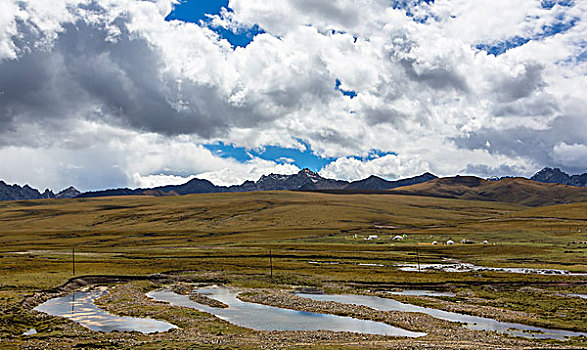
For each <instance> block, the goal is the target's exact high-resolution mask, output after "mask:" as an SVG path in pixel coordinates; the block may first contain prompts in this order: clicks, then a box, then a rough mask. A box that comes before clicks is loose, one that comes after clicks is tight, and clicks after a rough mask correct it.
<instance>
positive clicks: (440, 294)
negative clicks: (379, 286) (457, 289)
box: [387, 290, 455, 297]
mask: <svg viewBox="0 0 587 350" xmlns="http://www.w3.org/2000/svg"><path fill="white" fill-rule="evenodd" d="M387 293H389V294H393V295H411V296H424V297H454V296H455V293H451V292H437V291H434V290H402V291H401V292H387Z"/></svg>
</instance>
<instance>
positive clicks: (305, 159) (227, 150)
mask: <svg viewBox="0 0 587 350" xmlns="http://www.w3.org/2000/svg"><path fill="white" fill-rule="evenodd" d="M297 141H298V142H300V143H302V144H303V145H304V146H305V148H306V149H305V150H304V151H300V150H298V149H295V148H284V147H279V146H264V147H262V148H259V149H250V150H247V149H246V148H244V147H236V146H235V145H234V144H225V143H223V142H218V143H214V144H208V145H204V147H206V148H207V149H208V150H210V151H211V152H212V153H214V154H215V155H217V156H220V157H222V158H233V159H235V160H237V161H239V162H241V163H244V162H246V161H248V160H251V159H252V157H258V158H261V159H265V160H270V161H274V162H276V163H289V162H290V161H289V160H293V162H291V163H292V164H294V165H295V166H297V167H298V168H300V169H303V168H308V169H310V170H313V171H319V170H320V169H322V168H323V167H324V166H325V165H327V164H329V163H331V162H333V161H334V160H335V158H322V157H320V156H317V155H316V154H314V152H313V151H312V149H311V147H310V146H309V145H308V144H307V143H305V142H303V141H301V140H297Z"/></svg>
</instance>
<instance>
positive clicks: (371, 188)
mask: <svg viewBox="0 0 587 350" xmlns="http://www.w3.org/2000/svg"><path fill="white" fill-rule="evenodd" d="M450 179H453V180H450ZM455 179H456V180H455ZM522 180H525V181H527V182H528V183H536V182H542V183H558V184H561V185H569V186H577V187H587V173H585V174H582V175H572V176H571V175H568V174H566V173H564V172H562V171H561V170H560V169H558V168H556V169H552V168H544V169H542V170H540V171H539V172H537V173H536V174H535V175H534V176H532V178H531V179H530V180H532V181H530V180H528V179H523V178H510V177H508V178H501V179H492V181H487V180H483V179H480V178H477V177H470V176H457V177H455V178H443V179H439V178H438V177H437V176H435V175H433V174H431V173H424V174H422V175H419V176H416V177H412V178H408V179H401V180H397V181H388V180H385V179H382V178H380V177H378V176H374V175H372V176H370V177H368V178H366V179H363V180H358V181H351V182H349V181H342V180H334V179H328V178H324V177H322V176H320V175H319V174H317V173H315V172H313V171H311V170H309V169H303V170H301V171H300V172H298V173H297V174H292V175H281V174H269V175H263V176H261V178H259V180H257V181H245V182H244V183H242V184H241V185H234V186H216V185H214V184H213V183H212V182H210V181H208V180H202V179H192V180H190V181H188V182H186V183H185V184H182V185H170V186H160V187H154V188H139V189H129V188H119V189H108V190H103V191H92V192H85V193H81V192H80V191H78V190H77V189H75V188H74V187H69V188H67V189H65V190H63V191H61V192H59V193H57V194H54V193H53V192H52V191H51V190H49V189H46V190H45V191H44V192H43V193H41V192H39V191H38V190H36V189H34V188H31V187H30V186H28V185H24V186H23V187H21V186H19V185H8V184H6V183H5V182H3V181H0V200H25V199H44V198H57V199H60V198H91V197H107V196H131V195H135V196H178V195H186V194H192V193H226V192H253V191H279V190H290V191H296V190H299V191H325V192H335V193H336V192H341V193H375V192H381V191H383V192H384V193H386V192H387V191H390V190H395V189H399V188H402V189H403V190H402V191H401V192H403V193H405V194H421V195H434V196H441V197H453V198H457V197H458V198H461V197H462V198H463V199H473V197H480V198H479V199H486V200H500V199H499V198H505V197H504V196H505V194H499V195H498V194H492V195H489V194H487V193H485V194H484V191H487V190H489V191H490V192H492V193H493V192H494V191H495V190H496V189H497V188H501V186H504V184H508V183H509V185H512V184H513V185H516V186H522V185H521V183H522V182H523V181H522ZM471 183H475V186H471ZM423 184H429V186H424V185H423ZM495 184H499V186H498V185H495ZM524 184H525V185H524V186H525V188H526V189H527V190H528V191H529V192H532V191H536V190H537V188H533V187H532V186H529V185H528V186H526V185H527V184H526V183H525V182H524ZM414 185H416V187H413V186H414ZM418 185H422V186H420V187H417V186H418ZM463 186H464V187H463ZM505 187H506V188H507V186H505ZM562 187H564V186H562ZM458 188H460V189H458ZM463 188H468V190H466V191H463ZM472 188H476V190H472ZM453 190H454V191H453ZM451 191H452V192H451ZM455 191H456V192H455ZM557 191H558V190H557ZM477 192H479V193H477ZM505 192H507V191H505ZM559 192H560V191H559ZM563 192H564V191H563ZM571 192H572V191H571ZM394 193H399V192H397V191H394ZM459 193H460V194H459ZM500 193H501V190H500ZM522 197H524V196H522ZM526 197H527V198H526ZM526 197H524V198H526V199H528V198H530V197H531V196H526ZM563 197H564V196H563ZM561 198H562V197H561ZM561 198H559V199H556V198H555V199H553V200H554V201H555V202H561V201H562V202H564V201H565V199H564V198H562V199H561ZM528 201H529V202H532V200H529V199H528ZM539 202H540V201H539ZM542 202H544V201H542Z"/></svg>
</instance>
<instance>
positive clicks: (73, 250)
mask: <svg viewBox="0 0 587 350" xmlns="http://www.w3.org/2000/svg"><path fill="white" fill-rule="evenodd" d="M71 267H72V269H73V275H74V276H75V247H71Z"/></svg>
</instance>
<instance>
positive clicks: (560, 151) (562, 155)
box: [552, 142, 587, 168]
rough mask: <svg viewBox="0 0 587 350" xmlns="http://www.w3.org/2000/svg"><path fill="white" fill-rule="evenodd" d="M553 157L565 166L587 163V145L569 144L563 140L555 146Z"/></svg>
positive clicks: (572, 166) (574, 166)
mask: <svg viewBox="0 0 587 350" xmlns="http://www.w3.org/2000/svg"><path fill="white" fill-rule="evenodd" d="M552 157H553V158H554V159H555V160H556V161H558V162H560V164H562V165H563V166H565V167H570V168H576V167H577V166H580V165H581V164H587V145H585V144H578V143H575V144H572V145H567V144H566V143H564V142H561V143H559V144H557V145H556V146H554V148H553V150H552Z"/></svg>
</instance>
